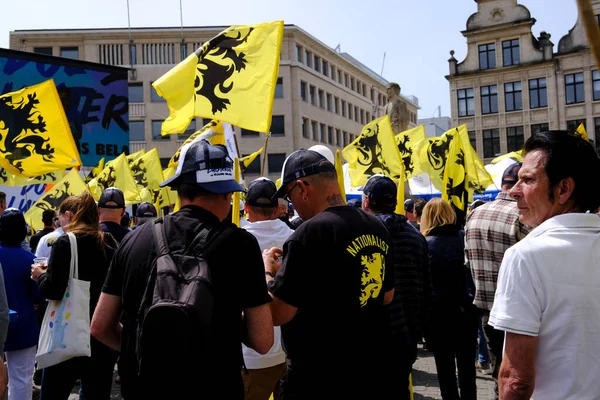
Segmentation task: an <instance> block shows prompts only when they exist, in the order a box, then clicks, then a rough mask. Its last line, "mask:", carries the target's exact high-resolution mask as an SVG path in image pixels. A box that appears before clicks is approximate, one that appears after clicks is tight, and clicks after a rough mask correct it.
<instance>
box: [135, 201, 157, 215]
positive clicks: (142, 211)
mask: <svg viewBox="0 0 600 400" xmlns="http://www.w3.org/2000/svg"><path fill="white" fill-rule="evenodd" d="M157 215H158V213H157V212H156V207H154V205H153V204H152V203H148V202H147V201H145V202H143V203H141V204H140V205H139V206H138V207H137V210H136V211H135V216H136V218H143V217H156V216H157Z"/></svg>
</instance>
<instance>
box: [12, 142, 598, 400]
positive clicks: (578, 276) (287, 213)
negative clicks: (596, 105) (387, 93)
mask: <svg viewBox="0 0 600 400" xmlns="http://www.w3.org/2000/svg"><path fill="white" fill-rule="evenodd" d="M180 162H181V163H182V165H181V166H180V168H178V170H177V173H176V174H175V176H173V177H172V178H171V179H169V180H168V181H166V182H164V183H163V186H168V187H171V188H172V189H174V190H176V191H177V193H178V196H179V202H180V204H181V208H180V210H179V211H178V212H176V213H172V214H168V215H166V216H165V217H163V218H161V217H158V213H157V210H156V209H155V208H154V206H153V205H152V204H149V203H143V204H140V205H138V206H137V207H136V209H135V211H134V217H133V224H134V225H133V226H132V227H131V226H129V225H131V221H129V220H128V219H129V217H128V216H126V215H125V209H126V204H125V199H124V196H123V193H122V192H121V191H120V190H119V189H118V188H107V189H105V190H104V192H103V193H102V196H101V198H100V200H99V201H98V202H96V201H94V199H93V198H92V196H91V195H90V194H89V193H87V192H86V193H82V194H81V195H78V196H71V197H69V198H67V199H66V200H64V201H63V203H62V204H61V205H60V206H59V208H58V209H57V210H56V211H55V212H54V211H51V210H49V211H46V212H44V213H43V216H42V219H43V224H44V228H43V229H41V230H40V231H39V232H37V233H35V234H34V235H33V236H31V238H30V239H29V240H27V239H26V238H27V233H28V232H27V229H28V228H27V224H26V222H25V218H24V216H23V214H22V213H21V212H20V211H19V210H17V209H14V208H6V200H5V197H3V194H2V193H0V211H1V214H0V264H1V265H2V268H1V269H0V272H2V273H1V274H0V278H2V280H3V282H0V283H1V284H0V345H1V346H2V348H3V349H4V360H5V364H6V372H3V373H0V388H1V389H2V390H3V391H4V390H5V389H6V387H7V389H8V390H7V391H8V398H9V399H10V400H23V399H26V400H29V399H30V398H32V396H35V395H36V393H35V391H36V390H37V388H38V386H39V387H40V391H41V392H40V394H39V395H40V398H41V399H43V400H53V399H67V398H68V396H69V394H70V393H71V392H72V391H73V390H74V387H77V388H78V390H79V394H80V398H81V399H87V400H90V399H91V400H93V399H102V400H107V399H109V398H110V392H111V387H112V385H113V379H114V371H115V366H117V370H118V379H119V382H120V385H121V393H122V396H123V398H124V399H125V400H130V399H167V398H168V399H171V398H172V399H175V398H177V399H179V398H208V399H212V398H226V399H244V398H246V399H249V400H268V399H269V398H270V397H271V396H273V398H274V399H276V400H277V399H283V400H294V399H308V398H310V399H315V398H350V397H352V398H355V397H357V398H367V399H379V398H399V399H410V398H411V394H410V391H409V380H410V375H411V372H412V368H413V364H414V363H415V361H416V359H417V349H418V344H419V343H423V344H424V346H426V348H427V349H428V350H430V351H432V352H433V356H434V359H435V364H436V369H437V378H438V383H439V388H440V392H441V396H442V398H443V399H445V400H454V399H464V400H470V399H476V398H477V387H476V370H477V368H482V369H487V368H484V365H485V367H487V366H488V364H489V370H490V373H491V375H492V377H493V378H494V380H495V381H496V387H495V394H496V398H500V399H529V398H533V399H544V400H545V399H557V400H558V399H561V400H562V399H583V400H586V399H597V398H600V383H598V381H597V379H596V375H597V374H598V372H600V362H598V357H597V354H599V353H600V340H598V337H599V335H600V296H598V294H597V293H598V291H599V290H600V271H599V270H598V260H600V218H598V215H596V213H598V207H599V206H600V193H599V191H600V182H599V180H600V159H599V158H598V156H597V155H596V153H595V151H594V149H593V148H592V146H591V145H590V144H589V143H587V142H585V141H584V140H582V139H580V138H577V137H575V136H572V135H569V134H567V133H565V132H543V133H539V134H536V135H534V136H532V137H531V138H529V139H528V140H527V141H526V143H525V146H524V160H523V162H522V163H516V164H513V165H511V166H509V167H508V168H507V169H506V171H504V174H503V176H502V188H501V189H502V191H501V193H499V194H498V196H497V197H496V199H495V200H493V201H488V202H482V201H478V202H474V203H472V204H471V207H470V210H469V211H468V214H467V216H466V223H465V225H464V226H459V225H457V223H456V221H457V215H456V213H455V211H454V210H453V208H452V207H451V206H450V205H449V204H448V203H447V202H445V201H443V200H442V199H439V198H438V199H436V198H434V199H431V200H429V201H427V202H426V201H424V200H422V199H420V198H417V197H415V198H410V199H407V200H406V201H405V202H404V205H403V206H404V211H405V215H400V214H396V213H395V210H396V206H397V198H396V196H397V189H396V184H395V183H394V182H393V181H392V180H391V179H390V178H389V177H387V176H383V175H374V176H372V177H370V178H369V179H368V181H367V182H366V184H365V186H364V187H363V188H362V192H363V195H362V199H361V200H360V201H356V202H348V204H346V203H345V202H344V200H343V196H342V193H341V192H340V187H339V184H338V181H337V174H336V171H335V166H334V165H335V164H334V162H333V160H332V159H331V155H330V154H323V152H319V151H315V150H310V149H309V150H305V149H301V150H298V151H296V152H294V153H292V154H290V155H289V156H288V157H287V158H286V160H285V162H284V165H283V169H282V174H281V186H280V187H279V188H277V187H276V185H275V183H274V182H273V181H271V180H269V179H268V178H265V177H261V178H258V179H256V180H254V181H252V182H251V183H250V184H249V185H248V188H247V190H246V189H244V187H242V186H241V185H240V184H239V183H238V182H237V181H236V180H235V179H234V178H233V161H232V160H231V158H230V157H229V156H228V154H227V150H226V149H225V147H224V146H220V145H212V144H210V143H209V142H208V141H204V140H202V141H198V142H194V143H193V144H191V145H190V146H189V147H188V148H187V149H186V150H185V151H184V152H182V156H181V161H180ZM234 192H246V194H245V196H244V197H243V198H244V202H243V206H242V207H241V209H242V210H243V213H244V216H245V218H242V220H241V223H240V226H241V228H238V227H235V226H234V225H233V224H232V223H231V210H232V207H231V202H232V197H233V196H232V195H233V193H234ZM66 233H67V234H68V233H72V234H74V235H75V238H76V242H75V243H76V249H72V248H71V242H70V240H69V237H68V236H67V234H66ZM73 251H75V252H76V253H73ZM73 254H77V257H78V263H79V266H80V268H79V279H81V280H83V281H87V282H89V284H90V289H89V291H90V304H89V311H90V316H91V322H90V329H91V337H90V348H91V353H90V354H91V355H90V356H89V357H75V358H71V359H68V360H65V361H62V362H60V363H58V364H55V365H52V366H49V367H46V368H44V369H43V370H42V371H41V377H40V376H37V375H38V374H37V371H36V352H37V348H38V343H39V341H40V325H41V321H42V319H43V317H44V315H45V313H46V305H47V302H48V301H53V302H54V301H56V302H58V301H61V300H62V299H63V296H64V295H65V291H66V288H67V284H68V280H69V268H70V263H71V258H72V257H73ZM44 259H46V260H47V262H45V263H44V262H40V260H44ZM170 267H171V269H169V268H170ZM9 309H10V310H13V311H15V312H16V314H17V315H18V319H17V320H16V321H12V322H10V321H9V319H8V310H9ZM148 350H149V351H148ZM481 357H483V358H481ZM2 365H3V364H2V363H0V367H1V366H2ZM0 372H2V371H0ZM7 382H8V383H7ZM34 383H35V384H36V385H34ZM6 385H8V386H6ZM77 385H78V386H77ZM0 395H2V396H3V394H2V393H0Z"/></svg>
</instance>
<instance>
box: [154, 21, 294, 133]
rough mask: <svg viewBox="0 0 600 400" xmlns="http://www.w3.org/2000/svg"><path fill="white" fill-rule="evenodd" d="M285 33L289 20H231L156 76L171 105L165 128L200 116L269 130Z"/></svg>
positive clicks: (175, 128) (176, 129)
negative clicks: (235, 22) (243, 22)
mask: <svg viewBox="0 0 600 400" xmlns="http://www.w3.org/2000/svg"><path fill="white" fill-rule="evenodd" d="M282 38H283V21H275V22H270V23H263V24H257V25H247V26H231V27H229V28H228V29H226V30H224V31H223V32H221V33H219V34H218V35H217V36H215V37H214V38H212V39H211V40H209V41H208V42H206V43H204V45H203V46H202V47H200V48H199V49H197V50H196V51H195V52H194V53H193V54H190V55H189V56H188V57H187V58H186V59H185V60H183V61H182V62H180V63H179V64H178V65H176V66H175V67H174V68H173V69H171V70H170V71H169V72H167V73H166V74H165V75H163V76H162V77H161V78H159V79H158V80H157V81H155V82H154V83H153V84H152V86H153V87H154V88H155V89H156V92H157V93H158V95H159V96H161V97H163V98H164V99H165V100H166V101H167V105H168V107H169V117H168V118H167V119H166V120H165V121H164V122H163V125H162V134H163V135H166V134H172V133H182V132H184V131H185V130H186V128H187V127H188V125H189V124H190V121H191V119H192V118H193V117H194V116H199V117H204V118H213V119H217V120H220V121H226V122H229V123H231V124H232V125H235V126H239V127H241V128H245V129H250V130H254V131H257V132H269V129H270V126H271V115H272V108H273V97H274V93H275V86H276V83H277V76H278V70H279V58H280V53H281V41H282Z"/></svg>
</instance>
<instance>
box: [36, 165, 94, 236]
mask: <svg viewBox="0 0 600 400" xmlns="http://www.w3.org/2000/svg"><path fill="white" fill-rule="evenodd" d="M86 190H87V186H86V185H85V182H84V181H83V178H81V176H79V172H78V171H77V170H76V169H75V168H73V169H71V171H70V172H69V173H68V174H67V175H65V177H64V178H63V179H61V180H60V181H59V182H58V183H57V184H56V185H54V187H53V188H52V189H50V190H49V191H47V192H46V193H45V194H44V195H43V196H42V197H40V198H39V200H38V201H36V202H35V203H34V204H33V205H32V206H31V208H30V209H29V210H27V212H26V213H25V220H26V221H27V223H28V224H29V225H30V226H31V227H32V228H33V229H35V230H38V229H42V228H43V227H44V223H43V222H42V213H43V212H44V211H46V210H54V211H57V210H58V207H59V206H60V203H62V202H63V200H65V199H66V198H67V197H69V196H75V195H79V194H81V193H83V192H85V191H86Z"/></svg>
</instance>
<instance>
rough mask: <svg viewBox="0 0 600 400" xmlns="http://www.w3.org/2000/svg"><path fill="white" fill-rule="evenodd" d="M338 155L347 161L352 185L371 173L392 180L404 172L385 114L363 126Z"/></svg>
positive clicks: (360, 184)
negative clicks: (358, 134) (357, 135)
mask: <svg viewBox="0 0 600 400" xmlns="http://www.w3.org/2000/svg"><path fill="white" fill-rule="evenodd" d="M342 155H343V156H344V159H345V160H346V161H347V162H348V173H349V175H350V180H351V181H352V186H363V185H364V184H365V183H367V179H369V177H370V176H372V175H375V174H383V175H385V176H388V177H390V178H391V179H392V180H394V181H396V182H398V180H400V178H401V177H403V175H404V164H403V162H402V158H401V157H400V152H399V151H398V146H397V145H396V139H395V138H394V132H393V131H392V125H391V123H390V117H389V116H387V115H384V116H383V117H380V118H377V119H375V120H373V121H371V122H369V123H368V124H367V125H365V126H364V127H363V129H362V132H361V133H360V136H359V137H358V138H356V140H354V141H353V142H352V143H350V144H349V145H348V146H346V147H345V148H344V149H343V150H342Z"/></svg>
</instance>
